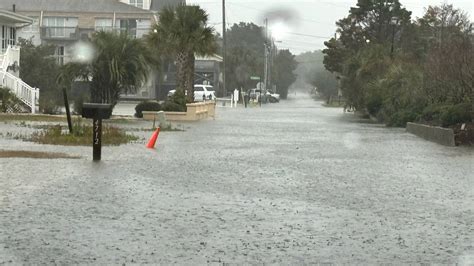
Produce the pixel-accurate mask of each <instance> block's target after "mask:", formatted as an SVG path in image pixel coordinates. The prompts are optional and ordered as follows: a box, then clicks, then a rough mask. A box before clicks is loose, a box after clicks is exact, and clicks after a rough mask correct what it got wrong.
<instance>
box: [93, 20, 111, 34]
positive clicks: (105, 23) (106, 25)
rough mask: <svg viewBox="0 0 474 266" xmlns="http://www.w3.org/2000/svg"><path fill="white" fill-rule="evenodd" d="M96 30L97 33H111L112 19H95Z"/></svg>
mask: <svg viewBox="0 0 474 266" xmlns="http://www.w3.org/2000/svg"><path fill="white" fill-rule="evenodd" d="M95 30H96V31H111V30H112V19H110V18H96V19H95Z"/></svg>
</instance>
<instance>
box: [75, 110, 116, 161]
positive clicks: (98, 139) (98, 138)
mask: <svg viewBox="0 0 474 266" xmlns="http://www.w3.org/2000/svg"><path fill="white" fill-rule="evenodd" d="M111 115H112V105H111V104H103V103H85V104H83V105H82V117H84V118H91V119H92V124H93V125H92V155H93V160H94V161H100V158H101V153H102V152H101V150H102V119H109V118H110V116H111Z"/></svg>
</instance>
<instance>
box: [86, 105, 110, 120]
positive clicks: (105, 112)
mask: <svg viewBox="0 0 474 266" xmlns="http://www.w3.org/2000/svg"><path fill="white" fill-rule="evenodd" d="M111 115H112V105H111V104H104V103H84V104H83V105H82V117H84V118H92V119H109V118H110V116H111Z"/></svg>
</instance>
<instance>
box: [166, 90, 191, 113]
mask: <svg viewBox="0 0 474 266" xmlns="http://www.w3.org/2000/svg"><path fill="white" fill-rule="evenodd" d="M163 111H167V112H186V95H185V94H184V90H180V89H177V90H176V92H175V93H174V94H173V95H172V96H171V97H169V98H168V100H167V101H166V102H165V103H164V104H163Z"/></svg>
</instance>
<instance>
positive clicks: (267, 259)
mask: <svg viewBox="0 0 474 266" xmlns="http://www.w3.org/2000/svg"><path fill="white" fill-rule="evenodd" d="M121 112H125V111H124V110H121ZM8 126H9V125H6V124H3V123H0V130H2V131H4V130H5V128H7V127H8ZM132 133H134V132H132ZM136 134H140V137H142V135H143V137H144V136H145V134H144V133H136ZM146 134H147V137H148V135H151V132H146ZM142 142H143V141H142ZM0 149H4V150H8V149H10V150H12V149H20V150H33V151H53V152H63V153H67V154H70V155H74V156H81V158H80V159H53V160H41V159H22V158H0V170H1V177H0V264H3V263H6V264H54V263H57V264H119V263H120V264H122V263H125V264H129V263H136V264H142V263H153V264H155V263H160V264H172V263H175V264H206V263H212V264H221V263H237V264H246V263H268V264H271V263H276V264H305V263H313V262H319V263H341V264H342V263H347V264H379V263H394V264H400V263H435V264H454V263H460V264H463V263H464V264H468V263H474V227H473V221H474V207H473V200H474V149H472V148H467V147H456V148H450V147H445V146H441V145H438V144H434V143H431V142H427V141H425V140H422V139H420V138H417V137H416V136H413V135H410V134H408V133H406V132H405V130H404V129H396V128H387V127H385V126H383V125H375V124H364V123H360V121H357V119H356V118H355V117H354V116H353V115H352V114H343V113H342V110H341V109H334V108H325V107H322V106H321V103H319V102H314V101H313V100H310V99H304V98H293V99H290V100H288V101H282V102H281V103H279V104H269V105H264V106H263V107H262V108H257V107H255V108H248V109H244V108H238V109H230V108H218V109H217V117H216V119H215V120H212V119H210V120H207V121H203V122H198V123H188V124H186V125H185V131H184V132H163V133H161V134H160V136H159V139H158V144H157V147H156V149H155V150H148V149H146V148H145V143H141V142H140V143H133V144H128V145H122V146H118V147H104V148H103V150H102V162H100V163H93V162H92V148H91V147H65V146H50V145H38V144H33V143H29V142H22V141H20V140H12V139H6V138H5V137H2V138H0Z"/></svg>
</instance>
